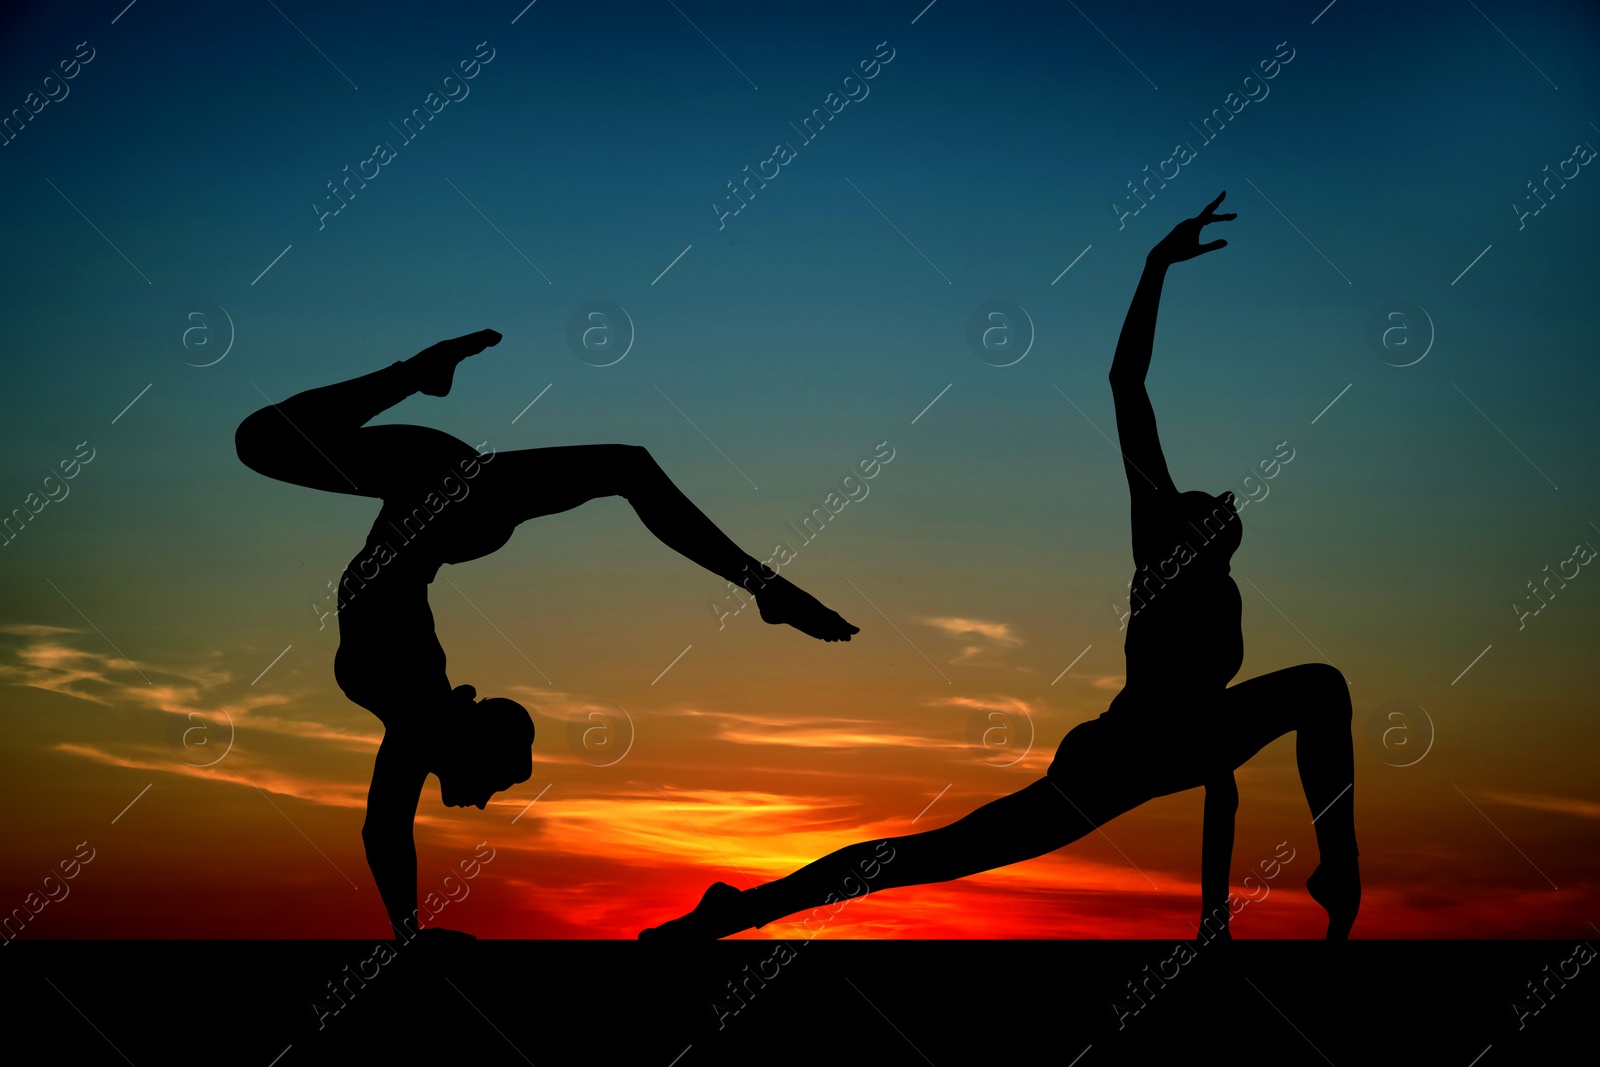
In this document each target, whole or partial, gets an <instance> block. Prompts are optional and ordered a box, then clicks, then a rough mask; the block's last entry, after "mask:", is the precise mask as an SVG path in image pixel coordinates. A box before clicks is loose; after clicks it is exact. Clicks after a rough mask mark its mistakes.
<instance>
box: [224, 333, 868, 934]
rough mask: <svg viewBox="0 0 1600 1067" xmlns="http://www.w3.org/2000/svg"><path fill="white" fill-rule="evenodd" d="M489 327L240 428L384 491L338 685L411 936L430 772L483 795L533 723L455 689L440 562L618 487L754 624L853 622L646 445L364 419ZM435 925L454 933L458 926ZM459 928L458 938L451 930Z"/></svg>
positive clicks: (335, 483) (521, 763) (440, 370)
mask: <svg viewBox="0 0 1600 1067" xmlns="http://www.w3.org/2000/svg"><path fill="white" fill-rule="evenodd" d="M499 342H500V335H499V334H498V333H496V332H495V331H493V330H481V331H479V332H478V333H474V334H468V335H467V336H465V337H457V338H455V339H454V340H450V341H441V342H439V343H438V344H436V345H433V346H432V347H430V348H427V349H425V350H423V351H422V352H420V353H418V354H417V355H415V356H413V357H412V358H410V359H408V360H404V361H402V362H398V363H394V364H392V365H391V366H389V367H386V368H385V369H383V370H380V371H377V372H375V373H372V374H368V375H364V376H362V377H360V378H355V379H353V380H351V381H347V382H341V383H339V384H337V385H329V386H325V387H323V388H320V389H311V390H308V391H306V392H303V393H300V394H298V395H296V396H292V397H290V398H289V399H288V400H285V401H283V402H282V403H281V404H269V405H268V406H267V407H264V408H262V409H261V410H259V411H257V412H255V413H254V414H252V415H251V416H250V417H249V418H247V419H245V420H244V422H243V423H241V424H240V426H239V430H238V434H237V437H236V443H237V447H238V452H239V458H240V459H241V460H243V461H244V463H245V464H246V465H247V466H249V467H251V468H252V469H254V470H256V471H258V472H259V473H261V474H265V475H266V476H268V477H269V478H276V479H278V480H279V481H285V482H292V483H294V484H295V485H303V486H307V487H308V488H312V489H322V490H326V491H328V492H333V493H346V494H353V495H356V496H370V497H376V498H378V499H380V500H382V501H383V507H382V510H380V511H379V513H378V519H377V521H376V522H375V523H373V526H372V530H371V532H370V533H368V535H367V543H366V545H365V547H363V548H362V550H361V552H360V553H359V554H357V555H356V557H355V558H354V559H353V560H351V561H350V565H349V567H348V568H346V570H345V572H344V576H343V578H342V579H341V580H340V587H339V588H340V604H339V616H338V618H339V651H338V653H337V655H336V656H335V658H334V677H335V679H336V680H337V681H338V683H339V687H340V688H341V689H343V690H344V693H345V695H346V696H348V697H349V698H350V699H351V700H353V701H354V702H355V703H357V704H360V705H361V706H362V707H364V708H366V709H367V710H368V711H370V712H372V713H373V714H374V715H376V716H377V717H378V718H379V719H380V720H381V721H382V722H383V725H384V736H383V742H382V744H381V745H380V746H379V747H378V755H377V759H376V760H375V761H374V763H373V768H372V784H371V786H370V788H369V789H368V792H367V818H366V823H365V825H364V826H363V827H362V830H361V836H362V839H363V841H364V842H365V845H366V853H367V863H368V865H369V866H370V867H371V868H372V876H373V880H374V881H375V882H376V883H377V885H378V891H379V893H380V894H381V895H382V897H383V903H384V907H385V909H386V910H387V911H388V914H389V922H390V924H391V925H392V926H393V927H394V928H395V931H396V934H397V936H398V935H401V933H402V931H406V930H407V928H408V926H409V928H410V930H409V932H408V933H406V934H405V936H407V937H409V936H414V934H415V933H416V930H415V925H416V915H417V853H416V846H415V843H414V839H413V837H412V822H413V820H414V818H415V816H416V812H417V802H418V799H419V798H420V796H421V793H422V786H423V783H424V781H425V780H426V778H427V776H428V774H429V773H432V774H435V775H437V776H438V778H439V793H440V797H441V799H442V800H443V801H444V803H445V805H446V806H448V807H466V806H468V805H477V807H479V808H480V809H481V808H482V807H484V805H485V804H487V803H488V801H489V798H490V797H492V796H493V795H494V794H495V793H497V792H499V791H500V790H503V789H508V788H510V787H511V786H512V785H513V784H515V783H517V782H525V781H527V780H528V778H529V777H530V776H531V775H532V773H533V764H532V760H531V758H530V745H531V743H532V741H533V720H532V719H531V718H530V717H529V715H528V712H527V710H526V709H525V708H524V707H523V706H522V705H521V704H519V703H517V702H516V701H514V700H508V699H505V698H500V697H495V698H488V699H484V700H476V699H475V697H476V696H477V693H476V691H475V690H474V689H473V687H472V686H470V685H458V686H455V687H454V688H452V687H451V684H450V681H449V679H448V677H447V676H446V674H445V655H444V649H443V648H441V647H440V645H439V640H438V638H437V637H436V636H435V635H434V628H433V613H432V612H431V611H430V610H429V608H428V586H429V584H430V583H431V582H432V581H433V579H434V577H435V576H436V575H437V574H438V571H439V566H440V565H441V564H444V563H463V562H465V561H467V560H472V559H478V558H480V557H482V556H486V555H488V554H489V553H491V552H493V551H495V550H496V549H498V548H500V547H501V546H502V545H504V544H505V543H506V542H507V541H508V540H509V539H510V537H511V533H512V530H513V529H515V527H516V526H517V525H518V524H519V523H522V522H525V521H526V520H528V519H532V518H536V517H537V516H540V515H553V514H555V513H557V512H561V511H568V510H570V509H572V508H575V507H577V506H579V505H580V504H583V503H584V502H586V501H589V500H593V499H595V498H597V497H604V496H621V497H623V498H624V499H626V500H627V501H628V503H629V504H631V505H632V506H633V509H634V511H635V512H637V513H638V515H639V518H640V519H641V520H642V521H643V522H644V524H645V526H646V527H647V528H648V529H649V530H650V532H651V533H653V534H655V535H656V537H658V538H659V539H660V540H661V541H662V543H664V544H665V545H667V546H668V547H669V548H672V549H674V550H675V551H677V552H679V553H681V554H682V555H684V556H686V557H688V558H689V559H690V560H692V561H694V562H695V563H698V564H700V565H701V566H702V567H704V568H706V569H707V570H709V571H711V572H713V573H714V574H717V575H719V576H720V577H722V578H725V579H727V580H728V581H730V582H736V583H738V584H739V585H740V586H742V587H744V588H745V589H746V590H748V591H749V592H751V593H752V594H754V596H755V598H756V605H757V607H758V608H759V610H760V613H761V617H762V618H763V619H764V620H766V621H767V622H769V623H787V624H788V625H790V626H793V627H795V628H796V629H798V630H800V631H801V632H803V633H806V634H809V635H810V636H812V637H815V638H819V639H820V640H823V641H848V640H850V635H851V634H854V633H857V632H858V631H857V628H856V627H854V626H852V625H850V624H849V623H847V622H846V621H845V620H844V619H842V618H840V617H839V616H838V615H837V614H835V613H834V612H832V611H830V610H829V609H828V608H826V607H824V606H823V605H822V604H821V603H819V602H818V601H817V600H816V599H815V598H814V597H812V596H810V595H809V594H807V593H805V592H802V591H801V590H800V589H799V588H798V587H796V586H795V585H793V584H792V583H791V582H789V581H788V580H787V579H785V578H782V577H779V576H778V575H776V574H775V573H774V572H773V571H772V570H771V569H769V568H767V567H766V566H765V565H763V564H761V563H760V562H758V561H757V560H756V559H755V558H754V557H753V556H750V555H747V554H746V553H744V552H743V551H741V550H740V549H739V547H738V546H737V545H735V544H734V543H733V542H732V541H731V540H729V539H728V537H727V536H726V535H724V534H723V533H722V531H721V530H719V529H717V527H716V526H715V525H713V524H712V522H711V520H710V519H708V518H706V516H705V515H704V514H703V513H702V512H701V511H700V510H699V509H698V508H696V507H695V506H694V504H692V503H691V502H690V501H689V499H688V498H687V497H686V496H684V495H683V493H681V492H680V491H679V490H678V488H677V487H676V486H675V485H673V484H672V482H671V480H670V479H669V478H668V477H667V475H666V474H665V473H664V472H663V471H662V470H661V468H660V467H659V466H657V465H656V462H655V460H653V459H652V458H651V456H650V453H649V452H647V451H645V449H643V448H640V447H637V446H632V445H577V446H571V447H562V448H534V449H525V450H521V451H514V452H500V453H494V452H491V453H489V454H487V455H481V454H479V452H478V451H477V449H474V448H472V447H470V446H468V445H467V444H465V443H463V442H462V441H459V440H457V439H456V438H454V437H451V436H450V435H449V434H446V433H443V432H442V431H439V430H434V429H429V428H426V427H422V426H404V425H384V426H367V425H365V424H366V423H367V422H368V421H370V420H371V419H373V418H374V417H376V416H377V415H378V414H379V413H380V412H382V411H384V410H386V409H388V408H391V407H393V406H394V405H396V404H398V403H399V402H400V401H402V400H404V399H405V398H406V397H408V396H410V395H412V394H413V393H416V392H419V391H420V392H423V393H426V394H428V395H430V396H445V395H446V394H448V393H449V391H450V386H451V382H452V379H453V375H454V373H455V368H456V364H458V363H460V362H461V361H462V360H463V359H465V358H467V357H468V356H472V355H476V354H477V353H479V352H481V351H483V350H484V349H485V348H488V347H490V346H491V345H496V344H499ZM435 933H436V934H438V933H444V934H454V933H455V932H454V931H439V930H435ZM455 936H457V937H464V936H466V935H460V934H456V935H455Z"/></svg>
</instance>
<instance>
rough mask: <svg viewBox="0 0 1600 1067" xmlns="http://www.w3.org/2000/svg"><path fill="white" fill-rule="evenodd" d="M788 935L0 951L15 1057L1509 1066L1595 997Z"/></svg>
mask: <svg viewBox="0 0 1600 1067" xmlns="http://www.w3.org/2000/svg"><path fill="white" fill-rule="evenodd" d="M1596 941H1600V938H1597V939H1596ZM785 944H787V945H789V946H790V947H789V948H785V949H780V948H778V943H775V942H722V943H717V944H713V945H709V946H701V947H699V948H696V949H693V950H668V949H664V948H658V947H656V946H652V945H641V944H637V943H632V942H617V941H588V942H585V941H546V942H541V941H484V942H478V943H475V944H469V945H466V946H462V947H459V948H455V949H450V950H446V951H439V952H432V953H429V954H426V955H425V954H423V952H418V951H417V949H419V948H422V946H406V947H403V948H401V949H400V950H399V952H398V954H397V955H396V957H395V958H394V959H393V960H391V961H389V962H387V963H379V962H377V961H376V960H374V959H373V956H374V947H375V946H374V943H372V942H355V941H243V942H241V941H179V942H153V941H120V942H87V941H55V942H48V941H38V942H30V941H22V940H19V941H15V942H10V943H6V944H4V945H3V946H0V960H3V966H0V975H3V976H4V977H3V986H0V989H3V991H4V993H3V995H4V1000H3V1003H4V1006H5V1013H4V1018H5V1020H6V1025H5V1043H6V1045H7V1046H9V1048H10V1050H11V1052H12V1055H8V1056H7V1057H6V1059H7V1060H8V1061H9V1062H12V1063H23V1062H26V1063H30V1064H31V1063H50V1064H56V1063H62V1064H120V1063H123V1062H129V1063H133V1064H137V1065H140V1067H144V1065H146V1064H170V1063H207V1064H247V1065H254V1067H269V1065H273V1064H276V1065H277V1067H299V1065H302V1064H312V1063H317V1064H323V1063H345V1062H348V1063H359V1064H369V1063H384V1062H401V1063H441V1064H478V1063H482V1064H497V1065H498V1064H525V1063H534V1064H538V1065H539V1067H545V1065H547V1064H611V1063H619V1064H620V1063H626V1064H645V1065H650V1067H672V1065H676V1067H698V1065H701V1064H707V1063H745V1064H762V1063H805V1064H835V1063H837V1064H849V1065H852V1067H861V1065H874V1067H876V1065H881V1064H902V1063H906V1064H923V1063H932V1064H936V1065H938V1067H947V1065H951V1064H974V1063H976V1064H1004V1063H1008V1062H1012V1061H1022V1060H1030V1061H1038V1062H1042V1063H1050V1064H1053V1065H1056V1067H1073V1065H1074V1064H1076V1065H1078V1067H1100V1065H1103V1064H1123V1063H1129V1064H1142V1063H1175V1062H1181V1061H1183V1060H1185V1059H1190V1060H1198V1061H1199V1062H1205V1063H1237V1064H1248V1065H1250V1067H1267V1065H1271V1067H1279V1065H1287V1064H1325V1063H1331V1064H1336V1065H1338V1067H1345V1065H1347V1064H1348V1065H1352V1067H1353V1065H1357V1064H1361V1065H1365V1064H1386V1063H1418V1064H1445V1065H1451V1067H1472V1065H1476V1067H1504V1065H1507V1064H1531V1063H1552V1062H1566V1061H1569V1060H1571V1061H1574V1062H1592V1060H1591V1057H1592V1056H1593V1045H1592V1042H1591V1041H1590V1040H1586V1038H1592V1037H1593V1035H1594V1033H1595V1028H1596V1018H1597V1012H1596V1007H1597V1006H1600V965H1595V964H1593V963H1591V964H1587V965H1586V964H1583V963H1579V962H1577V961H1576V960H1575V959H1574V949H1575V943H1574V942H1569V941H1515V942H1506V941H1450V942H1441V941H1409V942H1406V941H1369V942H1355V943H1350V944H1344V945H1328V944H1325V943H1321V942H1306V941H1275V942H1264V941H1248V942H1241V943H1235V944H1231V945H1229V944H1222V943H1215V944H1212V945H1208V946H1204V947H1201V948H1199V949H1198V950H1197V951H1196V952H1195V955H1194V958H1193V959H1191V960H1189V962H1187V963H1180V962H1178V961H1177V960H1176V959H1175V958H1174V945H1173V943H1171V942H1165V941H1094V942H1083V941H1072V942H1069V941H1034V942H981V941H963V942H935V941H922V942H916V941H912V942H907V941H898V942H866V941H830V942H822V943H818V944H814V945H813V944H811V943H808V942H789V943H785ZM424 951H426V950H424ZM1580 951H1582V950H1580ZM1169 960H1170V961H1171V962H1164V961H1169ZM369 961H371V962H369ZM346 966H348V967H349V968H350V970H349V971H348V972H346V970H345V968H346ZM747 966H748V967H749V970H748V971H746V970H745V968H746V967H747ZM1147 966H1148V967H1149V969H1150V970H1149V972H1148V975H1151V976H1154V977H1147V972H1146V971H1145V968H1146V967H1147ZM1547 966H1548V967H1549V968H1550V970H1549V971H1546V970H1545V968H1546V967H1547ZM1174 972H1176V973H1175V976H1173V977H1170V978H1166V979H1163V978H1162V977H1161V975H1163V974H1165V975H1174ZM1563 972H1564V973H1565V974H1567V975H1574V972H1576V973H1575V976H1573V977H1570V978H1567V979H1562V978H1561V977H1560V974H1561V973H1563ZM360 973H364V974H365V975H367V976H369V977H367V978H365V979H363V978H361V977H360V976H359V975H360ZM1139 979H1146V980H1147V981H1148V987H1149V989H1150V990H1153V991H1154V992H1153V994H1152V993H1150V992H1145V991H1144V990H1143V989H1142V988H1141V994H1142V996H1143V998H1144V1001H1145V1006H1144V1007H1143V1008H1139V1001H1137V1000H1135V999H1133V997H1132V996H1131V995H1130V994H1129V993H1128V990H1127V983H1128V982H1130V981H1135V980H1139ZM1540 979H1544V980H1546V981H1547V983H1548V991H1547V989H1546V987H1544V986H1541V987H1540V992H1541V995H1542V996H1543V998H1544V1004H1545V1006H1544V1007H1543V1008H1542V1009H1540V1010H1538V1011H1537V1013H1531V1012H1530V1014H1527V1015H1526V1016H1525V1017H1523V1018H1522V1019H1521V1020H1520V1022H1521V1027H1520V1028H1519V1019H1518V1012H1519V1011H1522V1010H1530V1009H1537V1008H1538V1007H1539V1002H1538V1001H1536V1000H1534V999H1533V998H1532V996H1531V995H1530V994H1529V993H1528V991H1527V985H1526V983H1528V982H1529V981H1530V980H1534V981H1537V980H1540ZM1163 980H1164V981H1165V985H1164V986H1163V985H1161V984H1160V983H1161V981H1163ZM330 981H333V982H336V983H340V982H342V983H345V985H341V996H342V997H343V1000H344V1002H345V1006H344V1007H343V1008H342V1009H339V1010H337V1011H334V1010H333V1009H336V1008H338V1007H339V1002H338V1001H337V1000H335V999H334V998H333V997H332V996H331V995H330V994H329V993H328V983H329V982H330ZM1563 981H1565V985H1562V984H1561V983H1562V982H1563ZM362 982H364V983H365V984H364V985H363V984H362ZM729 982H735V983H747V989H746V988H745V987H744V986H743V985H741V988H740V995H741V996H742V998H743V1001H744V1006H743V1007H742V1008H741V1007H740V1002H739V1000H737V999H735V998H734V997H733V995H732V994H730V993H729V992H728V983H729ZM762 983H764V985H763V984H762ZM346 986H347V988H346ZM1551 991H1553V992H1551ZM1513 1001H1517V1002H1518V1003H1519V1005H1520V1007H1519V1008H1518V1009H1513V1007H1512V1004H1513ZM1113 1002H1115V1003H1116V1005H1117V1006H1116V1007H1113ZM314 1005H315V1006H314ZM1133 1009H1138V1010H1137V1011H1134V1010H1133ZM1121 1012H1126V1013H1127V1014H1124V1015H1122V1016H1121V1018H1120V1020H1119V1013H1121ZM1119 1022H1120V1024H1121V1025H1120V1026H1119ZM30 1047H31V1048H32V1049H33V1050H34V1051H33V1052H28V1051H26V1050H27V1049H29V1048H30ZM1580 1050H1583V1051H1580ZM19 1051H20V1052H21V1053H22V1055H21V1056H16V1055H15V1054H16V1053H17V1052H19ZM1075 1057H1078V1058H1076V1059H1075Z"/></svg>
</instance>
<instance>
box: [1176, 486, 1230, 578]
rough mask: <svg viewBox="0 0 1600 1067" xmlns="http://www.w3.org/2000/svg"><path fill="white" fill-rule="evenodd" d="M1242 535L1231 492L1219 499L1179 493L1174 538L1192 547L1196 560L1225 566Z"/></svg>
mask: <svg viewBox="0 0 1600 1067" xmlns="http://www.w3.org/2000/svg"><path fill="white" fill-rule="evenodd" d="M1243 533H1244V526H1243V524H1242V523H1241V522H1240V521H1239V510H1238V508H1237V507H1236V504H1235V498H1234V495H1233V493H1232V492H1224V493H1223V494H1222V495H1221V496H1212V495H1211V494H1210V493H1201V492H1196V491H1190V492H1187V493H1179V494H1178V510H1177V514H1176V515H1175V516H1174V530H1173V537H1174V539H1175V540H1178V541H1183V542H1185V543H1187V544H1189V545H1191V546H1192V547H1193V548H1194V550H1195V552H1196V553H1197V554H1198V560H1199V561H1204V562H1205V563H1208V564H1210V565H1212V566H1218V567H1224V568H1225V567H1227V565H1228V561H1229V560H1230V559H1231V558H1232V557H1233V553H1234V552H1235V551H1236V550H1237V549H1238V547H1239V540H1240V538H1241V536H1242V535H1243Z"/></svg>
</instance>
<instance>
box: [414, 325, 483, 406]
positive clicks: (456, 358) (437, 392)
mask: <svg viewBox="0 0 1600 1067" xmlns="http://www.w3.org/2000/svg"><path fill="white" fill-rule="evenodd" d="M499 343H500V334H498V333H496V332H495V331H494V330H479V331H478V332H477V333H469V334H467V335H466V336H464V337H453V338H451V339H450V340H448V341H440V342H439V343H438V344H436V345H430V346H428V347H427V348H424V349H423V350H422V351H421V352H418V353H417V354H416V355H414V356H412V357H411V358H410V359H409V360H407V361H406V362H407V363H410V364H411V365H412V366H413V367H415V368H416V371H417V380H418V382H419V383H420V384H419V385H418V388H419V389H420V390H421V391H422V392H424V393H427V394H428V395H429V396H447V395H449V393H450V386H451V383H452V382H453V380H454V378H455V373H456V364H457V363H460V362H461V361H462V360H464V359H466V358H467V357H468V356H475V355H477V354H478V353H479V352H482V351H483V350H484V349H485V348H492V347H494V346H495V345H497V344H499Z"/></svg>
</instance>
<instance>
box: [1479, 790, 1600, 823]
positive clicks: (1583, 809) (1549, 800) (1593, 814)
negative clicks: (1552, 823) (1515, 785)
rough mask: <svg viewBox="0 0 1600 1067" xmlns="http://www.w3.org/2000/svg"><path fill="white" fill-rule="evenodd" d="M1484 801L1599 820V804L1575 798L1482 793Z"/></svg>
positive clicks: (1536, 794)
mask: <svg viewBox="0 0 1600 1067" xmlns="http://www.w3.org/2000/svg"><path fill="white" fill-rule="evenodd" d="M1480 796H1481V797H1482V798H1483V799H1484V800H1492V801H1494V802H1495V803H1497V804H1510V805H1512V806H1513V807H1518V808H1532V809H1533V810H1534V811H1558V812H1561V813H1562V814H1563V815H1576V816H1578V817H1579V818H1580V819H1600V804H1597V803H1595V802H1594V801H1592V800H1579V799H1578V798H1577V797H1552V796H1546V795H1544V794H1541V793H1483V794H1480Z"/></svg>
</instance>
